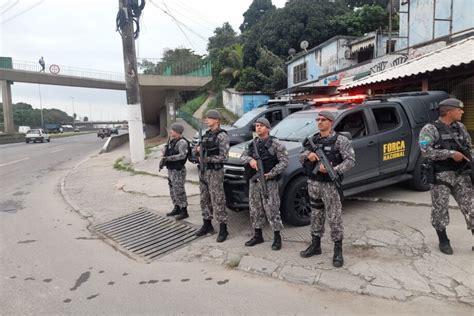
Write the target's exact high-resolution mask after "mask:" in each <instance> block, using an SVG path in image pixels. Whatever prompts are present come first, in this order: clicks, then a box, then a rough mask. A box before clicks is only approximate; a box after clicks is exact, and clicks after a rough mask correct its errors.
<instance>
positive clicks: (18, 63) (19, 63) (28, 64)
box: [12, 60, 125, 82]
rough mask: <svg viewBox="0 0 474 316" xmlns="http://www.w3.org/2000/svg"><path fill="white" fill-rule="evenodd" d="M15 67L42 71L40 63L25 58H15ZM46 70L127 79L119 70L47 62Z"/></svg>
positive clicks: (100, 77)
mask: <svg viewBox="0 0 474 316" xmlns="http://www.w3.org/2000/svg"><path fill="white" fill-rule="evenodd" d="M12 66H13V69H15V70H23V71H33V72H40V71H41V66H40V64H39V63H35V62H32V61H23V60H13V63H12ZM45 72H46V73H51V74H53V75H65V76H74V77H80V78H93V79H101V80H111V81H120V82H124V81H125V75H124V74H122V73H119V72H110V71H100V70H95V69H87V68H76V67H69V66H63V65H58V64H46V66H45Z"/></svg>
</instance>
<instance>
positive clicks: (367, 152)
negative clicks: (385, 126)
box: [334, 109, 379, 185]
mask: <svg viewBox="0 0 474 316" xmlns="http://www.w3.org/2000/svg"><path fill="white" fill-rule="evenodd" d="M367 113H368V112H367V111H364V109H358V110H356V111H351V112H348V113H344V114H342V118H341V120H340V121H338V122H336V125H335V127H334V130H335V131H336V132H348V133H350V134H351V136H352V146H353V147H354V151H355V155H356V164H355V166H354V168H352V169H350V170H349V171H348V172H347V173H345V174H344V185H346V184H352V183H356V182H359V181H365V180H368V179H370V178H375V177H377V176H378V175H379V160H378V157H379V146H378V143H377V135H375V133H373V128H372V127H370V126H369V124H368V123H367V122H369V121H368V120H367Z"/></svg>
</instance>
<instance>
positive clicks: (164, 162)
mask: <svg viewBox="0 0 474 316" xmlns="http://www.w3.org/2000/svg"><path fill="white" fill-rule="evenodd" d="M170 141H171V137H168V142H167V143H166V146H165V152H164V154H163V158H161V160H160V165H159V167H158V172H161V169H163V167H164V166H165V165H166V152H167V151H168V150H169V147H170Z"/></svg>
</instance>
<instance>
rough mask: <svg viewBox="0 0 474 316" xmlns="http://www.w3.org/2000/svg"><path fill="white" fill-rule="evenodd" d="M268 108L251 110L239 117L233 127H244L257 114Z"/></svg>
mask: <svg viewBox="0 0 474 316" xmlns="http://www.w3.org/2000/svg"><path fill="white" fill-rule="evenodd" d="M265 110H266V108H256V109H253V110H252V111H249V112H247V113H245V114H244V115H242V117H241V118H239V119H238V120H237V121H235V123H234V124H232V126H233V127H237V128H239V127H244V126H246V125H247V124H248V123H249V122H250V121H252V120H253V119H254V118H255V117H256V116H257V115H259V114H260V113H262V112H264V111H265Z"/></svg>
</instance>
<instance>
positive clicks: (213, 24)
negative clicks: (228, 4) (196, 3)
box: [173, 1, 217, 31]
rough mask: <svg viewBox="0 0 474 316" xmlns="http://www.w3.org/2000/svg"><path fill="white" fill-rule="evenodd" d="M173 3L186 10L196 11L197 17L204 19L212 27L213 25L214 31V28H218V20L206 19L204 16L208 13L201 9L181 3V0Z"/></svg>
mask: <svg viewBox="0 0 474 316" xmlns="http://www.w3.org/2000/svg"><path fill="white" fill-rule="evenodd" d="M173 4H175V5H177V6H179V7H181V8H182V9H184V10H185V11H186V12H188V11H194V12H195V13H196V17H197V18H199V19H201V20H202V21H204V22H205V23H207V24H208V25H209V26H210V27H212V31H213V30H214V28H216V24H217V23H216V22H215V21H209V20H207V19H204V18H203V17H204V16H205V15H206V14H204V13H202V12H200V11H199V10H197V9H196V8H194V7H191V6H189V7H188V6H187V5H186V4H184V3H181V2H180V1H173Z"/></svg>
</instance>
